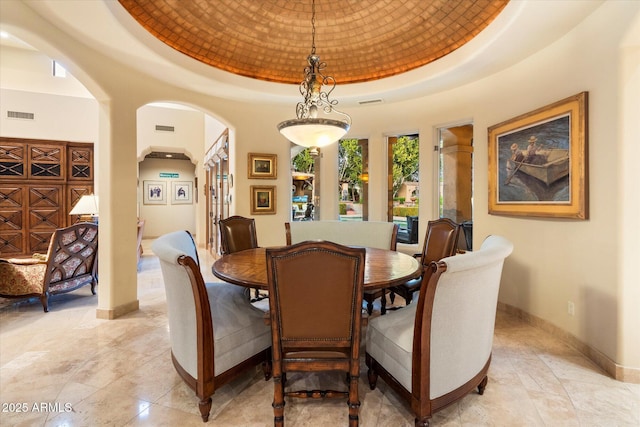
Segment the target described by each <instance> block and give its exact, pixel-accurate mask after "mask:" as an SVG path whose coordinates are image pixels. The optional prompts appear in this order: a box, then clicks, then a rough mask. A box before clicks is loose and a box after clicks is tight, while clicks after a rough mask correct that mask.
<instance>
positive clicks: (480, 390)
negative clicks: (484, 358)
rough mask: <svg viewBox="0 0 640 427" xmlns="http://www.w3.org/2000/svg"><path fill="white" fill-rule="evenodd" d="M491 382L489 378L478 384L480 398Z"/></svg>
mask: <svg viewBox="0 0 640 427" xmlns="http://www.w3.org/2000/svg"><path fill="white" fill-rule="evenodd" d="M488 381H489V378H487V377H484V378H483V379H482V381H480V384H478V394H479V395H480V396H482V395H483V394H484V389H485V388H486V387H487V382H488Z"/></svg>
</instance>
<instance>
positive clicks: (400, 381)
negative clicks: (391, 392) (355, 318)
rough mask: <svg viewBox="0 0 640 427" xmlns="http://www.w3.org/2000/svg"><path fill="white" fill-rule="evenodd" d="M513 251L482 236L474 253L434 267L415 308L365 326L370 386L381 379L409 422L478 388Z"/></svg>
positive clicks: (422, 419) (418, 422)
mask: <svg viewBox="0 0 640 427" xmlns="http://www.w3.org/2000/svg"><path fill="white" fill-rule="evenodd" d="M512 250H513V246H512V244H511V243H510V242H509V241H508V240H506V239H505V238H503V237H499V236H489V237H488V238H487V239H486V240H485V241H484V243H483V244H482V246H481V248H480V250H478V251H475V252H468V253H465V254H462V255H456V256H452V257H448V258H444V259H443V260H441V261H440V262H439V263H435V262H434V263H432V264H431V269H432V270H434V271H433V272H432V274H428V275H425V279H424V280H425V282H424V283H423V284H422V286H421V288H420V296H419V298H418V302H417V303H416V304H411V305H410V306H408V307H406V308H404V309H402V310H398V311H395V312H393V313H390V314H388V315H386V316H381V317H378V318H375V319H372V320H370V321H369V325H368V328H367V337H366V351H367V365H368V366H369V381H370V386H371V388H372V389H373V388H375V384H376V379H377V375H378V374H380V375H381V376H382V377H383V378H384V379H385V381H388V382H389V383H390V385H392V387H395V388H396V390H397V391H399V392H400V394H401V395H403V396H404V397H405V398H407V399H408V400H409V401H410V402H412V403H411V405H412V409H413V410H414V412H415V413H416V425H428V419H429V418H430V417H431V414H432V412H434V411H436V410H438V409H440V408H441V407H443V406H446V405H448V404H450V403H451V402H452V401H455V400H457V399H458V398H461V397H462V396H464V395H465V394H466V393H468V392H469V391H471V390H472V389H473V388H475V387H479V389H480V391H481V392H482V391H484V386H485V385H486V375H487V370H488V368H489V363H490V360H491V348H492V345H493V332H494V323H495V315H496V306H497V300H498V290H499V287H500V278H501V274H502V267H503V263H504V260H505V258H506V257H507V256H508V255H509V254H510V253H511V251H512ZM430 314H431V315H430ZM394 383H395V384H394ZM398 386H399V387H398ZM454 391H457V392H456V393H454Z"/></svg>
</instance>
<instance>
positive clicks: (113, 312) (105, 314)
mask: <svg viewBox="0 0 640 427" xmlns="http://www.w3.org/2000/svg"><path fill="white" fill-rule="evenodd" d="M139 308H140V301H138V300H135V301H131V302H130V303H127V304H124V305H121V306H118V307H114V308H110V309H108V310H105V309H102V308H98V309H96V318H98V319H104V320H113V319H117V318H118V317H120V316H124V315H125V314H127V313H131V312H132V311H137V310H138V309H139Z"/></svg>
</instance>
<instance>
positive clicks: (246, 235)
mask: <svg viewBox="0 0 640 427" xmlns="http://www.w3.org/2000/svg"><path fill="white" fill-rule="evenodd" d="M218 226H219V227H220V248H221V252H222V255H228V254H232V253H234V252H239V251H244V250H246V249H254V248H257V247H258V235H257V233H256V220H255V219H253V218H245V217H243V216H239V215H234V216H230V217H229V218H224V219H221V220H220V221H219V222H218ZM264 298H266V296H264V295H261V294H260V291H259V290H258V289H254V294H253V298H252V299H251V301H253V302H256V301H259V300H261V299H264Z"/></svg>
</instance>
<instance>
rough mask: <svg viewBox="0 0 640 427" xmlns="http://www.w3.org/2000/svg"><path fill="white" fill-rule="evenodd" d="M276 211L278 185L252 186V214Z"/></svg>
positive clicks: (267, 213)
mask: <svg viewBox="0 0 640 427" xmlns="http://www.w3.org/2000/svg"><path fill="white" fill-rule="evenodd" d="M275 213H276V186H275V185H252V186H251V215H274V214H275Z"/></svg>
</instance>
